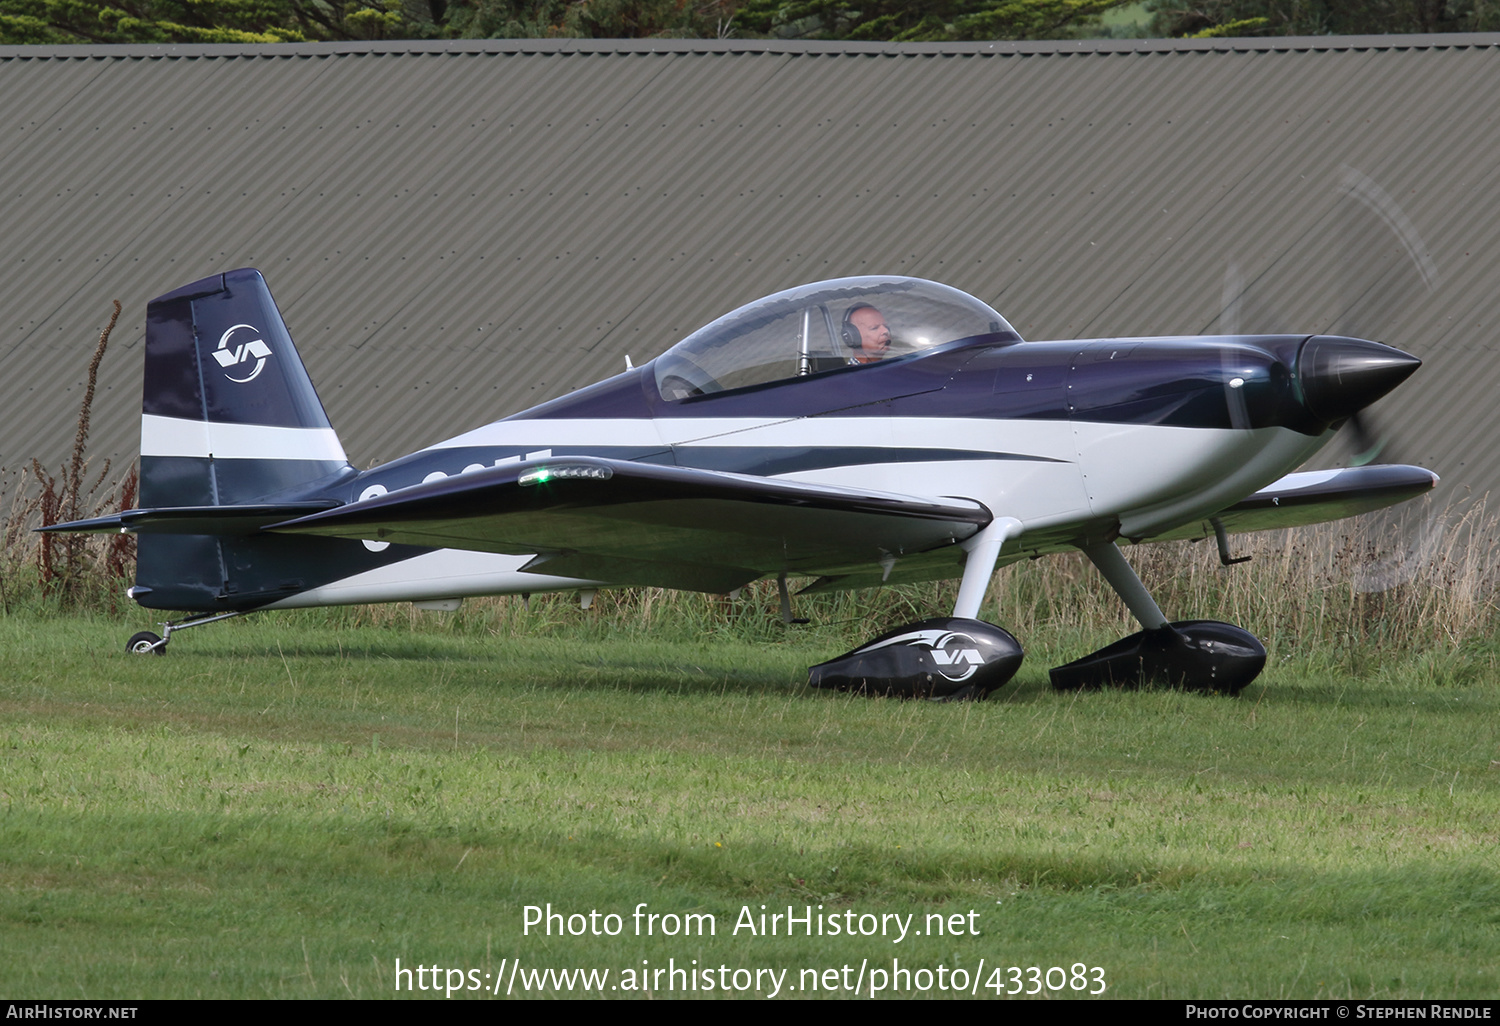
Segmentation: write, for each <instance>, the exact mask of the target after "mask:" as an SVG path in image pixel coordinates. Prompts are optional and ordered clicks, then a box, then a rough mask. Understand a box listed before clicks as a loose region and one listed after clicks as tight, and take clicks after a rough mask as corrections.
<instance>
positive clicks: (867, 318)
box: [839, 303, 891, 367]
mask: <svg viewBox="0 0 1500 1026" xmlns="http://www.w3.org/2000/svg"><path fill="white" fill-rule="evenodd" d="M839 334H840V336H841V337H842V338H843V340H844V344H845V345H846V346H848V347H849V349H850V350H851V353H850V356H849V365H850V366H851V367H855V366H859V365H861V364H866V363H878V362H879V361H881V360H883V359H885V357H886V351H887V350H888V349H889V348H890V344H891V329H890V328H889V327H887V326H886V323H885V317H884V316H883V315H882V314H881V313H880V311H879V310H877V309H875V308H874V307H873V306H871V305H870V304H869V303H856V304H855V305H853V306H851V307H850V308H849V309H848V310H846V311H845V312H844V324H843V328H842V329H841V330H840V332H839Z"/></svg>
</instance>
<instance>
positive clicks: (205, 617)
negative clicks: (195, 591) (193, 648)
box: [125, 609, 253, 655]
mask: <svg viewBox="0 0 1500 1026" xmlns="http://www.w3.org/2000/svg"><path fill="white" fill-rule="evenodd" d="M248 612H253V610H249V609H246V610H240V611H239V612H234V613H201V614H199V615H198V616H190V617H188V618H187V619H186V620H178V621H177V622H176V623H164V624H162V625H161V634H153V633H151V632H150V631H141V632H140V633H139V634H132V635H131V636H130V640H129V641H127V642H125V651H127V652H129V653H131V654H133V655H166V654H167V642H169V641H171V640H172V633H173V632H174V631H185V630H187V629H188V628H189V627H202V626H203V625H204V624H206V623H216V622H218V621H219V620H228V619H229V618H231V617H235V616H244V615H245V614H246V613H248Z"/></svg>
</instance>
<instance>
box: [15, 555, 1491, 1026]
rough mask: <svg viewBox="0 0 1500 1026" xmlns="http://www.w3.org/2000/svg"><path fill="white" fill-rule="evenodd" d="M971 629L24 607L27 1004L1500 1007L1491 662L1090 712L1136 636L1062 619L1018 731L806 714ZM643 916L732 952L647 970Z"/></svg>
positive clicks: (20, 927)
mask: <svg viewBox="0 0 1500 1026" xmlns="http://www.w3.org/2000/svg"><path fill="white" fill-rule="evenodd" d="M1016 569H1020V568H1016ZM1146 570H1147V572H1148V573H1149V572H1151V568H1150V567H1149V566H1148V567H1147V568H1146ZM1058 572H1059V573H1064V572H1069V573H1070V572H1071V570H1070V569H1069V568H1068V567H1067V566H1066V565H1064V566H1063V567H1062V568H1061V569H1060V570H1059V571H1058ZM1079 586H1080V588H1082V587H1084V585H1083V582H1082V581H1080V585H1079ZM1009 587H1018V588H1019V587H1030V584H1026V583H1021V582H1017V583H1015V584H1014V585H1012V584H1009V583H1007V582H1006V581H1005V580H1002V581H1001V583H1000V592H999V597H1000V602H1001V603H1002V605H1003V604H1004V603H1005V602H1006V601H1008V600H1009V598H1008V597H1009V596H1010V595H1011V593H1010V592H1008V591H1006V590H1005V589H1007V588H1009ZM1058 587H1059V588H1060V589H1061V588H1062V587H1063V585H1058ZM1062 594H1064V595H1065V594H1066V592H1062ZM941 597H942V596H941V595H940V594H938V593H936V592H933V593H929V594H923V593H915V594H913V593H904V597H903V596H886V597H884V598H873V599H872V598H870V597H868V596H866V597H855V598H852V599H847V598H846V599H842V600H837V601H833V600H829V603H828V604H827V605H825V606H822V607H816V608H812V611H813V612H815V613H817V614H818V618H819V619H820V620H821V621H824V622H825V625H823V626H813V627H811V628H803V629H790V630H789V629H786V628H783V627H782V626H780V624H779V623H777V622H775V620H774V618H773V617H772V615H771V608H772V606H773V600H772V599H771V598H770V597H769V596H768V595H762V594H759V593H754V594H751V595H750V596H748V597H747V600H746V601H745V602H744V603H742V605H741V606H740V607H738V608H734V607H728V606H726V605H725V604H724V603H722V602H719V601H715V600H710V599H704V598H696V597H690V598H686V599H668V598H666V597H664V596H660V595H653V594H652V593H635V594H634V595H627V596H621V597H617V598H614V599H609V598H607V597H606V596H601V599H600V602H599V603H598V605H597V608H596V609H594V610H591V611H590V612H588V613H583V612H581V611H578V610H577V609H576V607H575V606H574V605H572V604H570V603H569V602H567V601H566V599H564V598H562V597H559V598H555V599H545V598H541V597H539V598H537V599H535V600H534V601H533V603H532V608H531V609H530V610H529V611H528V610H527V609H526V608H525V607H524V606H523V605H522V604H521V603H520V602H519V601H517V600H498V601H495V602H489V603H471V604H469V605H468V606H466V607H465V609H464V610H462V611H461V612H460V613H458V614H456V615H452V616H441V615H431V614H415V613H411V612H409V610H407V609H406V608H403V607H390V608H382V609H352V610H332V611H324V612H310V613H305V614H279V615H268V616H264V617H260V618H252V619H248V620H244V621H231V622H229V623H225V624H220V625H215V626H212V627H207V628H203V629H202V630H198V631H191V632H188V633H185V634H182V635H181V636H180V637H179V638H178V639H176V640H174V642H173V646H172V651H171V652H170V654H169V655H167V656H165V657H163V658H149V657H130V656H127V655H125V654H124V653H123V652H122V651H120V649H121V647H122V642H123V639H124V637H125V635H127V634H128V633H130V632H131V631H133V630H135V629H137V628H138V627H139V626H142V623H141V617H139V616H134V617H131V618H129V619H128V620H127V619H124V618H121V617H116V616H109V615H106V614H102V613H93V614H87V613H85V614H77V613H75V614H68V615H58V614H53V613H48V612H46V611H45V610H43V609H41V608H39V607H37V606H34V605H33V606H28V607H26V608H22V609H13V610H12V613H11V615H9V616H8V617H5V618H4V619H0V645H3V651H4V652H5V655H4V656H3V660H4V663H3V665H4V668H5V672H4V683H3V685H0V946H3V948H4V950H5V951H6V952H7V957H6V958H5V959H4V960H0V967H3V968H0V991H3V992H5V993H7V994H8V995H16V996H28V997H41V996H54V997H78V996H88V997H112V996H113V997H172V996H183V997H189V996H204V997H256V996H292V997H295V996H307V997H338V996H350V995H353V996H359V997H377V996H394V995H395V977H394V968H395V960H396V959H398V958H399V959H400V960H401V964H402V966H403V967H408V968H409V967H412V966H416V965H419V964H420V965H426V966H431V965H440V966H442V967H444V968H449V967H452V968H462V969H474V970H479V972H480V973H481V974H482V973H485V972H490V973H495V972H499V971H501V969H502V967H503V963H502V961H501V960H502V959H507V958H509V959H514V958H517V957H519V958H520V959H521V960H522V964H523V965H524V966H527V967H532V968H543V967H558V968H563V967H587V968H611V969H614V970H615V971H616V973H617V974H618V973H619V971H621V970H623V969H627V968H637V969H638V968H641V967H642V962H643V960H649V963H650V964H651V965H652V966H657V967H662V966H665V965H666V964H667V960H668V959H675V961H676V965H677V966H679V967H680V966H683V965H684V964H686V963H689V962H690V961H691V960H692V959H698V960H699V965H702V966H714V967H717V966H719V965H726V966H728V967H729V968H730V969H734V968H751V969H754V968H767V967H769V968H776V969H788V970H790V971H791V975H790V977H789V978H788V979H789V980H790V981H793V982H794V983H795V981H797V980H798V979H799V977H798V973H799V971H800V970H802V969H809V968H812V969H820V970H821V969H827V968H838V967H841V966H843V965H845V964H846V963H847V964H850V965H852V966H854V967H856V968H857V967H858V966H860V964H861V962H862V960H866V959H868V960H870V962H869V964H870V965H885V966H887V967H888V966H889V960H890V959H892V958H899V959H900V960H901V964H902V965H903V966H907V967H909V968H917V967H925V968H935V967H936V966H937V965H939V964H940V963H941V964H943V965H945V966H946V967H948V968H950V969H951V968H954V967H966V968H967V969H968V970H969V971H970V972H973V971H974V970H975V969H976V968H977V967H978V964H979V961H980V959H984V960H985V966H986V969H985V975H986V981H991V980H995V978H993V977H990V976H989V973H990V970H989V968H988V967H992V966H995V965H997V964H998V965H1001V966H1007V967H1008V966H1010V965H1018V966H1023V967H1026V966H1031V965H1037V966H1041V967H1044V968H1045V967H1049V966H1053V965H1058V966H1071V965H1073V964H1074V963H1078V962H1082V963H1084V964H1086V965H1088V966H1099V967H1103V968H1104V970H1105V979H1106V981H1107V983H1108V985H1109V989H1108V991H1107V996H1115V997H1176V998H1183V997H1251V996H1259V997H1328V996H1367V997H1445V996H1446V997H1486V996H1493V995H1494V994H1495V993H1496V990H1497V989H1500V983H1497V979H1496V972H1497V969H1496V966H1497V961H1500V960H1497V958H1496V956H1497V954H1500V929H1497V927H1500V858H1497V855H1496V852H1497V850H1500V849H1497V841H1500V836H1497V834H1500V827H1497V825H1496V824H1497V823H1500V746H1497V737H1496V731H1495V728H1494V724H1495V722H1496V713H1497V711H1500V710H1497V704H1500V703H1497V699H1496V691H1495V687H1494V684H1495V674H1494V650H1493V647H1492V646H1491V644H1490V642H1489V641H1488V640H1487V639H1486V638H1484V637H1482V636H1478V635H1473V636H1470V637H1468V638H1467V639H1465V640H1463V641H1462V642H1460V643H1459V644H1457V645H1452V644H1450V645H1446V646H1443V645H1437V644H1429V645H1426V646H1418V645H1407V646H1404V647H1402V646H1396V645H1394V644H1390V643H1387V642H1381V641H1380V640H1379V639H1375V640H1373V641H1371V642H1369V643H1368V644H1367V645H1364V646H1360V645H1348V644H1346V645H1339V644H1336V643H1335V644H1330V643H1320V644H1312V643H1311V642H1310V641H1307V640H1305V639H1299V640H1298V643H1296V644H1293V643H1291V642H1289V641H1287V640H1283V641H1282V642H1281V644H1280V645H1279V646H1278V645H1277V644H1275V639H1274V638H1273V639H1271V640H1272V641H1273V661H1272V664H1271V666H1270V667H1269V668H1268V670H1267V672H1266V674H1265V675H1263V677H1262V678H1261V679H1260V680H1258V681H1257V682H1256V683H1255V684H1254V685H1252V686H1251V687H1250V688H1249V689H1247V691H1246V692H1245V693H1244V694H1243V695H1242V696H1241V697H1240V698H1238V699H1234V700H1227V699H1221V698H1209V697H1204V696H1199V695H1193V694H1185V693H1180V692H1169V691H1165V692H1163V691H1146V692H1136V693H1101V694H1089V695H1077V694H1071V695H1063V694H1058V693H1055V692H1052V691H1051V690H1050V689H1049V688H1048V687H1047V685H1046V676H1045V670H1046V667H1047V666H1049V665H1055V664H1056V663H1057V662H1060V661H1062V660H1064V659H1067V658H1071V657H1072V656H1074V655H1077V654H1079V653H1080V652H1081V651H1085V650H1087V647H1088V646H1092V645H1094V644H1097V643H1102V641H1103V640H1108V638H1109V637H1110V636H1111V635H1110V634H1109V633H1108V632H1109V631H1111V630H1113V629H1114V628H1113V626H1112V625H1109V624H1106V626H1105V627H1103V628H1102V629H1101V628H1100V627H1098V626H1095V627H1094V628H1093V629H1092V630H1089V629H1086V628H1085V626H1084V624H1083V623H1082V617H1084V616H1086V615H1089V607H1087V606H1082V607H1081V609H1080V610H1079V611H1078V612H1077V613H1076V614H1069V613H1067V612H1066V611H1065V606H1064V605H1063V604H1059V605H1058V607H1057V610H1056V611H1055V612H1053V613H1052V614H1049V617H1048V618H1047V619H1046V620H1041V619H1040V618H1039V620H1038V622H1037V623H1035V624H1031V625H1029V626H1030V627H1031V630H1030V631H1027V632H1018V633H1022V636H1023V640H1025V641H1026V642H1027V643H1028V651H1029V653H1030V655H1029V656H1028V662H1027V664H1026V666H1025V667H1023V669H1022V671H1021V674H1020V675H1019V677H1018V679H1017V681H1016V682H1015V683H1014V684H1012V685H1010V686H1009V687H1007V688H1006V689H1005V690H1004V691H1002V692H1000V693H998V694H997V695H996V696H995V697H994V698H992V699H991V700H990V701H989V702H986V703H982V704H969V705H962V706H941V705H929V704H926V703H903V702H895V701H883V700H875V701H871V700H865V699H855V698H850V697H847V696H841V695H827V694H823V693H819V692H813V691H810V690H808V689H807V688H806V687H805V683H804V682H805V676H806V671H805V668H806V666H808V665H809V664H810V663H812V662H816V661H818V660H820V659H823V658H826V657H827V656H829V655H831V654H835V653H837V652H838V651H841V650H842V648H843V647H847V645H846V642H848V640H849V639H850V638H851V637H853V638H860V637H865V636H868V634H869V633H871V632H872V631H873V630H875V629H878V628H880V627H883V626H884V624H882V623H872V621H874V620H879V619H880V618H881V617H882V616H884V615H886V614H887V613H889V615H892V616H895V615H902V614H901V612H900V609H899V603H901V602H908V603H911V604H913V605H917V606H921V605H927V604H930V603H931V602H934V601H938V600H939V599H940V598H941ZM1231 599H1232V600H1234V601H1239V599H1233V597H1232V596H1230V597H1228V598H1226V599H1225V601H1229V600H1231ZM1080 601H1082V600H1081V599H1080ZM839 603H843V604H842V605H841V604H839ZM882 603H884V604H882ZM1164 604H1165V603H1164ZM892 610H894V612H893V611H892ZM1174 612H1175V611H1174ZM1192 612H1193V613H1197V612H1199V611H1198V610H1193V611H1192ZM846 614H847V615H846ZM1070 615H1076V617H1077V619H1069V616H1070ZM1110 615H1113V614H1110ZM839 621H843V622H839ZM1002 622H1004V621H1002ZM1012 622H1014V621H1012ZM1250 626H1252V627H1254V626H1256V625H1255V624H1253V623H1252V624H1250ZM1349 629H1351V630H1352V631H1355V632H1358V631H1361V630H1363V629H1364V628H1363V627H1362V626H1360V624H1359V623H1356V624H1354V625H1352V626H1351V627H1350V628H1349ZM549 902H550V903H551V905H552V906H553V907H554V909H556V910H561V911H563V912H582V913H587V912H588V911H590V910H592V909H598V910H599V911H600V912H615V913H618V914H620V915H622V916H625V917H627V918H626V919H625V924H626V933H625V934H624V935H622V936H619V937H591V936H584V937H560V936H555V935H554V936H551V937H547V936H538V935H536V933H532V934H531V935H523V932H522V916H523V909H524V907H525V906H527V905H545V904H547V903H549ZM640 902H646V903H648V910H650V911H657V912H661V913H666V912H677V913H685V912H689V911H693V912H707V913H711V914H713V915H714V916H715V917H716V921H717V924H718V933H717V935H716V936H714V937H690V938H689V937H681V936H678V937H660V936H654V937H635V936H632V935H630V934H631V930H630V925H629V924H630V920H629V918H628V915H629V913H630V912H631V911H632V910H633V909H634V908H635V907H636V906H637V904H638V903H640ZM761 904H765V905H767V906H768V910H770V911H775V910H778V909H784V908H785V906H787V905H789V904H790V905H793V906H795V907H796V908H797V909H798V910H799V911H800V910H801V909H802V908H803V907H805V906H807V905H812V906H814V908H816V906H817V905H819V904H822V905H824V906H825V910H826V911H833V910H839V911H841V910H843V909H846V908H852V909H854V910H855V911H856V912H861V913H862V912H874V913H884V912H898V913H915V914H916V916H917V921H918V922H919V923H920V922H922V921H923V917H924V916H925V915H927V914H929V913H944V914H953V913H967V912H969V911H970V910H973V911H975V912H977V913H978V915H977V917H976V920H975V921H976V923H977V926H978V929H979V931H980V935H979V936H943V937H936V936H922V937H908V938H907V939H906V940H904V941H902V942H901V943H899V944H896V943H891V941H890V939H889V938H885V939H882V938H879V937H871V938H846V937H837V938H833V937H826V936H825V937H812V938H806V937H792V938H788V937H785V936H779V937H774V938H767V937H751V936H748V935H747V934H746V933H745V932H744V931H741V932H740V934H739V935H734V934H733V933H731V932H730V931H731V929H732V927H733V925H734V923H735V920H736V918H737V917H738V915H739V914H740V911H741V909H742V907H744V906H746V905H748V906H750V908H751V910H752V911H753V912H756V913H758V912H759V911H760V909H759V906H760V905H761ZM618 978H619V977H618V976H616V979H618ZM995 982H997V983H998V984H999V985H1000V986H1001V987H1002V989H1003V988H1006V987H1010V986H1012V983H1011V978H1010V977H1009V976H1008V975H1007V976H1004V977H1003V978H1000V979H999V980H996V981H995ZM486 985H488V983H486ZM1027 985H1028V986H1029V984H1027ZM718 993H719V992H717V991H715V992H713V994H710V995H702V993H701V992H700V996H717V995H718ZM783 993H785V992H783ZM933 993H936V992H933ZM978 993H979V994H981V995H986V994H989V993H991V992H990V991H988V990H986V989H985V988H984V987H983V986H981V987H980V989H979V991H978ZM1070 994H1072V992H1071V991H1063V992H1062V994H1059V995H1057V996H1063V995H1070ZM417 996H419V997H431V996H432V995H431V993H430V992H428V993H419V994H418V995H417ZM457 996H458V995H457V994H455V997H457ZM617 996H618V994H617ZM658 996H662V995H658ZM799 996H809V995H808V994H807V993H805V992H799Z"/></svg>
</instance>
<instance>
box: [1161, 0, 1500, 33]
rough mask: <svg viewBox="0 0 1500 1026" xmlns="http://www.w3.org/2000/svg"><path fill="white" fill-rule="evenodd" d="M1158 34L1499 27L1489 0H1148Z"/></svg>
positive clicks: (1499, 20) (1497, 12)
mask: <svg viewBox="0 0 1500 1026" xmlns="http://www.w3.org/2000/svg"><path fill="white" fill-rule="evenodd" d="M1147 7H1148V8H1149V9H1150V10H1151V12H1152V19H1151V35H1153V36H1228V35H1236V36H1257V35H1263V36H1319V35H1349V36H1357V35H1382V34H1386V33H1403V32H1411V33H1417V32H1482V31H1489V30H1491V29H1494V28H1497V27H1500V7H1496V5H1494V4H1491V3H1487V2H1486V0H1149V3H1148V4H1147Z"/></svg>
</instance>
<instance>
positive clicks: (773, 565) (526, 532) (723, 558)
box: [270, 457, 991, 591]
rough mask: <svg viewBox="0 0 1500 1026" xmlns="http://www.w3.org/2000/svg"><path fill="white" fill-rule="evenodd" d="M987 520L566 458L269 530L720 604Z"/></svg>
mask: <svg viewBox="0 0 1500 1026" xmlns="http://www.w3.org/2000/svg"><path fill="white" fill-rule="evenodd" d="M990 519H991V518H990V512H989V510H988V509H986V508H985V506H984V505H983V504H982V503H979V502H975V501H972V500H967V499H952V498H945V499H941V500H934V499H929V498H923V497H918V496H911V495H897V494H892V493H886V492H871V491H863V490H856V489H851V488H840V487H835V486H828V485H813V484H801V483H794V482H788V481H780V480H773V479H768V478H762V477H754V476H749V475H742V474H728V473H720V472H717V471H709V470H696V469H692V468H687V467H674V466H662V465H659V464H650V463H634V462H630V461H625V460H610V459H600V458H595V457H566V458H553V459H542V460H532V461H529V462H525V463H515V464H507V465H505V466H501V467H493V468H490V469H486V470H481V471H474V472H472V473H466V474H461V475H458V476H456V477H450V478H445V479H443V480H440V481H433V482H429V483H424V484H419V485H414V486H412V487H410V488H403V489H401V490H400V491H394V492H390V493H388V494H386V495H381V496H377V497H375V498H372V499H367V500H365V501H363V502H356V503H351V504H350V505H347V506H343V507H340V508H338V509H335V510H330V511H328V512H324V513H316V514H313V515H311V516H304V517H301V518H300V519H297V520H292V521H289V522H286V523H281V524H276V525H274V526H272V527H271V528H270V530H273V531H276V532H288V533H296V534H313V535H324V536H328V537H334V538H360V539H369V540H378V541H390V542H397V543H404V544H410V545H422V546H431V547H438V548H457V549H476V550H479V551H485V552H502V553H513V554H535V555H536V558H535V559H533V560H532V561H531V562H530V563H529V564H528V565H527V569H529V570H530V569H534V570H536V571H537V572H539V573H548V574H556V573H565V575H566V576H569V577H581V578H586V579H591V580H601V581H608V582H610V583H614V584H649V585H655V586H660V587H670V588H684V589H689V590H711V591H718V590H725V589H726V588H730V587H737V586H738V584H740V583H744V582H746V581H750V580H754V579H756V578H758V577H761V576H763V575H766V574H776V573H781V572H783V571H785V572H788V573H795V574H816V573H819V572H821V571H822V570H823V569H825V568H830V567H844V566H847V565H850V564H860V565H864V564H868V565H874V564H878V563H880V562H881V561H882V560H891V559H899V558H900V557H901V556H903V555H904V554H906V553H908V552H913V553H914V552H922V551H926V550H928V549H933V548H937V547H940V546H948V545H952V544H954V543H955V542H959V541H962V540H964V539H966V538H968V537H970V536H972V535H973V534H974V533H976V532H977V531H978V530H979V529H980V528H982V527H983V526H984V525H985V524H987V523H989V521H990ZM563 568H565V569H563ZM710 571H711V572H710Z"/></svg>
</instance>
